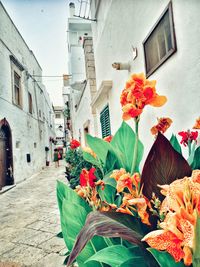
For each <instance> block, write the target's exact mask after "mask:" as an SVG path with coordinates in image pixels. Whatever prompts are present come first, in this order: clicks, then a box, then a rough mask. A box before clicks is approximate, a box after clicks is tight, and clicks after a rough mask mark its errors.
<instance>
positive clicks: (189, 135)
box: [178, 130, 198, 146]
mask: <svg viewBox="0 0 200 267" xmlns="http://www.w3.org/2000/svg"><path fill="white" fill-rule="evenodd" d="M178 134H179V135H180V136H181V137H182V140H181V144H183V145H184V146H187V145H188V142H189V141H190V142H192V141H197V137H198V132H197V131H195V132H190V130H188V131H187V132H184V131H182V132H179V133H178Z"/></svg>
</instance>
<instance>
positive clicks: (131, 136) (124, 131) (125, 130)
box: [110, 122, 144, 172]
mask: <svg viewBox="0 0 200 267" xmlns="http://www.w3.org/2000/svg"><path fill="white" fill-rule="evenodd" d="M135 139H136V138H135V133H134V131H133V130H132V128H131V127H130V126H129V125H128V124H127V123H125V122H123V123H122V124H121V127H120V128H119V129H118V131H117V132H116V134H115V135H114V137H113V139H112V141H111V142H110V144H111V145H112V147H113V150H114V152H115V154H116V155H117V157H118V158H120V159H121V161H122V162H123V167H124V168H125V169H126V171H128V172H131V169H132V162H133V154H134V153H133V151H134V146H135ZM143 150H144V147H143V144H142V143H141V141H139V142H138V156H137V162H136V168H135V170H134V171H135V172H136V171H139V164H140V162H141V159H142V156H143Z"/></svg>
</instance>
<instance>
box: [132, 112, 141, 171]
mask: <svg viewBox="0 0 200 267" xmlns="http://www.w3.org/2000/svg"><path fill="white" fill-rule="evenodd" d="M138 126H139V117H136V118H135V144H134V151H133V161H132V168H131V174H133V173H134V171H135V167H136V163H137V156H138V142H139V135H138Z"/></svg>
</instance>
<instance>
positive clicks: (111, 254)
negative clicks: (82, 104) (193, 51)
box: [57, 73, 200, 267]
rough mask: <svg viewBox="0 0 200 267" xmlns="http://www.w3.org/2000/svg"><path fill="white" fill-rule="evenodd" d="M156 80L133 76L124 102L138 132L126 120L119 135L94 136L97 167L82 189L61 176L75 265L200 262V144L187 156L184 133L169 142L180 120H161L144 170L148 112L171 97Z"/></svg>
mask: <svg viewBox="0 0 200 267" xmlns="http://www.w3.org/2000/svg"><path fill="white" fill-rule="evenodd" d="M155 85H156V81H149V80H147V79H146V78H145V76H144V74H142V73H141V74H134V75H132V76H131V78H130V79H129V80H128V81H127V83H126V85H125V88H124V89H123V91H122V95H121V98H120V102H121V105H122V112H123V120H124V121H125V120H129V119H133V121H134V124H135V131H133V130H132V128H131V127H130V126H129V125H128V124H127V123H126V122H124V121H123V123H122V125H121V127H120V128H119V129H118V131H117V132H116V134H115V135H114V136H112V137H108V138H105V139H104V140H102V139H100V138H97V137H92V136H90V135H88V136H87V144H88V145H89V147H87V148H84V149H83V157H84V159H85V160H86V161H87V162H89V163H90V164H92V166H93V167H92V168H91V169H90V170H87V169H83V170H82V172H81V174H80V184H79V185H78V186H77V187H76V189H75V190H72V189H71V188H69V187H68V186H67V185H65V184H63V183H61V182H59V181H58V184H57V198H58V205H59V210H60V218H61V228H62V234H63V237H64V240H65V243H66V246H67V248H68V249H69V251H70V255H69V256H68V259H67V260H68V261H67V266H70V265H71V264H72V263H73V262H74V261H75V260H76V261H77V263H78V265H79V266H80V267H94V266H95V267H96V266H97V267H98V266H101V267H103V266H105V267H106V266H111V267H117V266H120V267H129V266H141V267H159V266H161V267H168V266H170V267H171V266H172V267H184V266H193V267H200V245H199V244H200V219H199V218H200V217H199V216H200V170H198V169H200V149H199V147H197V148H195V146H194V145H193V146H192V148H191V151H190V154H189V158H188V160H186V159H185V158H184V157H183V156H182V150H181V147H180V144H179V142H178V139H177V138H176V136H175V135H172V137H171V139H170V141H168V140H167V138H166V137H165V136H164V135H163V134H164V133H165V131H166V130H167V129H168V128H169V127H170V125H171V123H172V120H171V119H170V118H160V119H158V123H157V125H155V126H153V127H152V128H151V132H152V134H153V135H154V136H155V137H156V139H155V142H154V144H153V146H152V148H151V150H150V152H149V154H148V156H147V158H146V160H145V163H144V166H143V168H142V170H140V162H141V159H142V156H143V144H142V142H141V141H140V139H139V121H140V117H141V115H142V113H143V111H144V109H145V106H146V105H151V106H153V107H161V106H162V105H164V104H165V103H166V101H167V98H166V97H165V96H160V95H158V94H157V92H156V88H155ZM198 126H199V120H197V121H196V124H195V127H196V128H195V129H199V128H197V127H198ZM193 137H194V138H197V136H196V135H195V136H194V135H193ZM194 138H193V142H194V143H195V145H196V139H194ZM184 140H185V139H184ZM74 143H75V142H74ZM185 143H186V141H185ZM188 144H189V142H188V143H186V145H188ZM188 148H189V146H188ZM74 149H81V148H80V147H79V148H78V147H77V148H74ZM189 149H190V148H189ZM97 170H98V171H97Z"/></svg>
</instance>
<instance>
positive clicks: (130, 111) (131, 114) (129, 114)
mask: <svg viewBox="0 0 200 267" xmlns="http://www.w3.org/2000/svg"><path fill="white" fill-rule="evenodd" d="M122 111H123V116H122V118H123V120H125V121H126V120H129V119H131V118H135V117H137V116H139V115H140V114H141V113H142V109H139V108H136V106H134V105H133V104H126V105H125V106H123V108H122Z"/></svg>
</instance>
